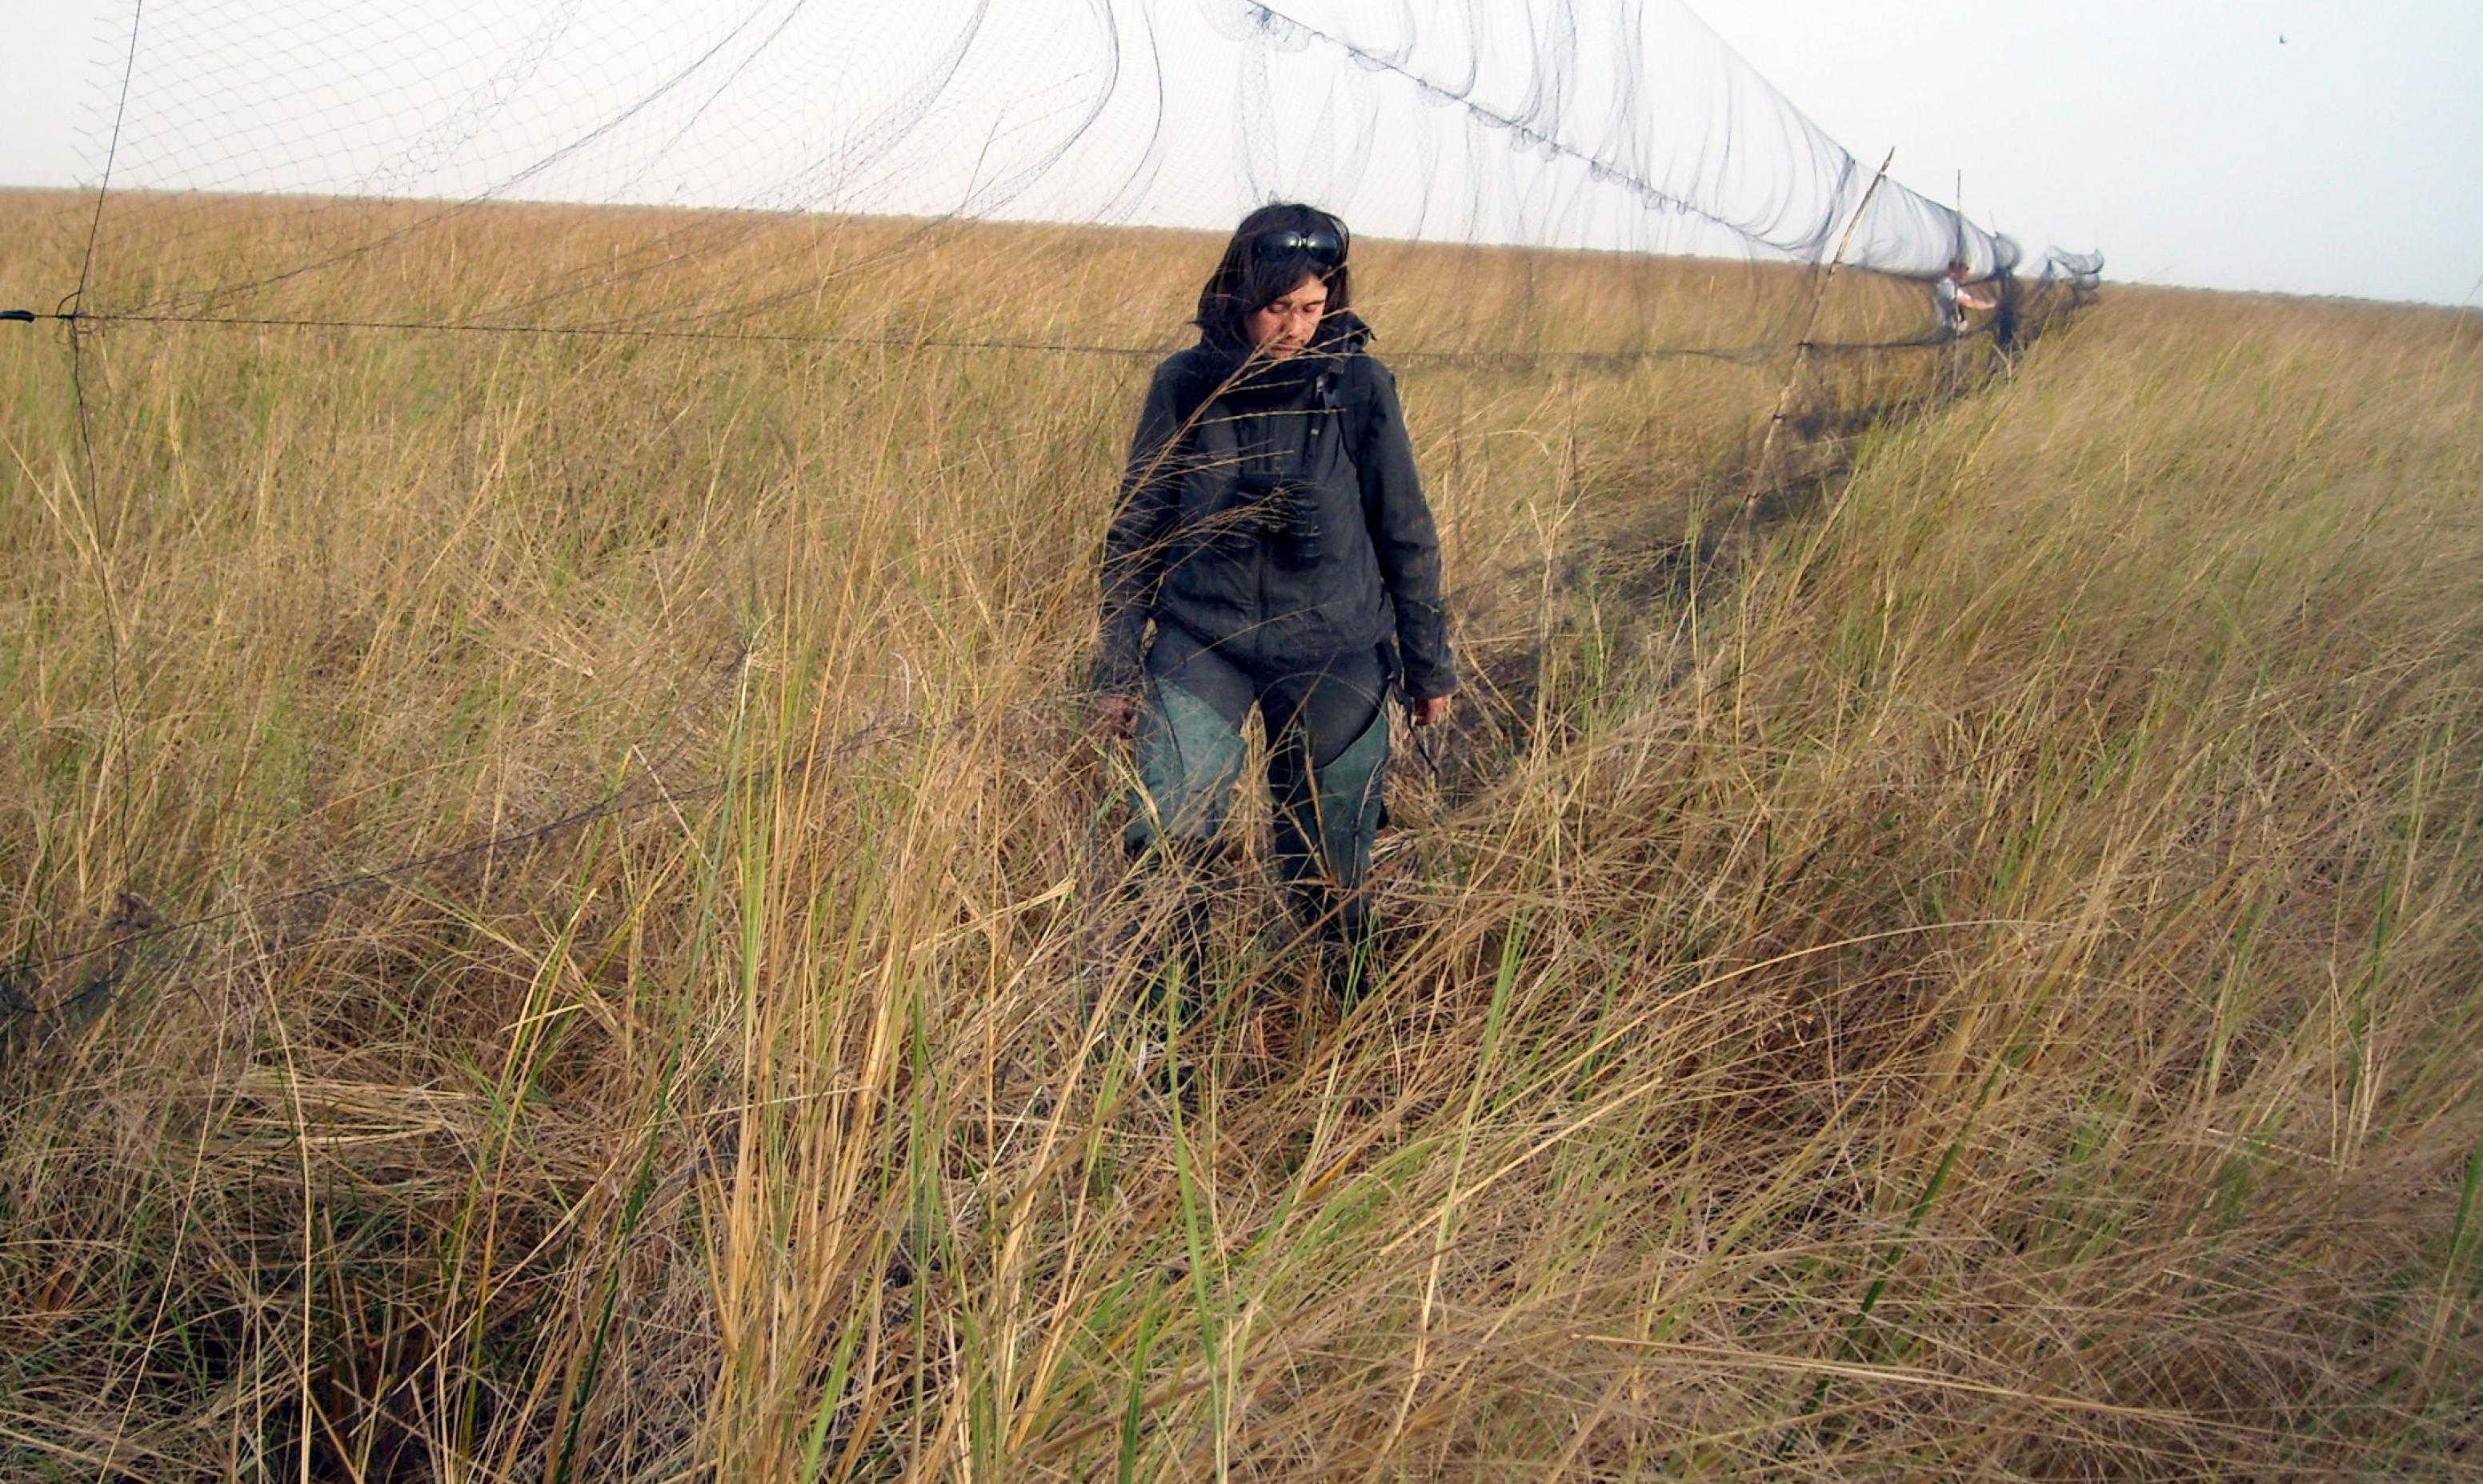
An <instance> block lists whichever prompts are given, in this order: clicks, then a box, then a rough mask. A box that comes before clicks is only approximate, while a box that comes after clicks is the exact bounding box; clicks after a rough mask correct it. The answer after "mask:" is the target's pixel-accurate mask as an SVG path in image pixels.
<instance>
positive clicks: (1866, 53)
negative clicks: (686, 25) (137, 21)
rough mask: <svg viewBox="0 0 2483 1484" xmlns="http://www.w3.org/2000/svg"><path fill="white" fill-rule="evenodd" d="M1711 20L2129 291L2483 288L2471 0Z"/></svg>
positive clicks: (1866, 0)
mask: <svg viewBox="0 0 2483 1484" xmlns="http://www.w3.org/2000/svg"><path fill="white" fill-rule="evenodd" d="M341 3H342V0H340V4H341ZM843 5H862V6H863V8H865V9H869V10H873V11H879V10H884V9H886V8H885V7H882V6H876V5H864V4H863V0H841V7H840V8H842V6H843ZM13 9H15V10H17V11H18V14H16V15H15V16H14V17H13V18H12V21H11V25H10V30H11V34H12V42H13V44H12V48H11V50H12V53H13V55H12V62H13V66H12V68H11V86H10V87H9V88H8V89H6V90H0V182H5V183H8V184H19V185H69V184H75V183H82V182H84V181H86V180H88V179H90V178H91V174H92V171H91V166H90V164H89V161H90V160H91V159H92V158H97V157H99V154H100V151H99V149H92V146H91V142H90V141H88V140H86V139H84V138H82V137H81V132H80V131H81V130H86V129H92V128H94V127H96V126H97V123H98V119H97V111H98V107H99V105H101V104H103V103H105V102H107V101H108V95H107V94H108V89H107V86H106V81H107V79H117V78H118V76H119V69H120V59H121V48H122V47H124V46H125V45H126V40H127V34H126V31H125V29H124V25H125V21H124V17H125V14H126V12H125V9H123V8H121V7H120V6H113V5H106V6H103V7H100V8H90V7H87V6H82V5H79V4H76V3H74V0H71V3H61V4H35V3H21V4H19V5H18V6H16V7H13ZM1695 9H1696V10H1697V11H1698V13H1700V14H1701V15H1703V16H1704V17H1705V18H1706V20H1707V22H1708V23H1709V24H1710V25H1711V26H1713V27H1714V28H1715V30H1716V31H1717V32H1719V33H1720V34H1721V35H1722V36H1723V38H1724V39H1725V40H1727V41H1728V42H1730V43H1731V44H1732V45H1733V46H1734V47H1735V48H1736V49H1737V50H1739V51H1740V52H1741V54H1742V55H1743V56H1744V57H1746V58H1747V59H1748V60H1749V62H1750V63H1751V64H1753V65H1754V66H1756V67H1757V69H1758V70H1759V71H1760V72H1761V73H1763V74H1764V75H1766V76H1767V77H1768V78H1769V80H1771V81H1772V82H1773V83H1774V84H1775V86H1776V87H1777V88H1778V89H1779V90H1780V91H1781V92H1782V93H1784V94H1785V95H1786V96H1787V97H1788V98H1790V99H1791V100H1792V101H1793V102H1794V103H1796V104H1797V105H1798V106H1800V107H1801V108H1802V109H1803V110H1804V111H1805V112H1806V113H1807V114H1808V115H1809V116H1810V118H1811V119H1813V120H1814V121H1816V122H1817V123H1818V124H1820V125H1821V126H1822V127H1823V128H1825V129H1826V130H1827V132H1828V133H1829V134H1830V135H1832V136H1834V137H1835V138H1836V139H1837V140H1839V141H1840V142H1842V143H1843V144H1844V145H1845V146H1847V147H1848V148H1849V149H1851V150H1852V151H1853V152H1854V153H1855V154H1856V155H1859V156H1861V157H1863V158H1864V159H1865V160H1866V161H1867V162H1869V163H1874V164H1876V163H1877V161H1878V159H1879V157H1880V155H1881V154H1882V153H1884V152H1885V151H1886V150H1887V149H1888V147H1889V146H1895V149H1896V169H1895V173H1896V174H1897V176H1898V177H1899V178H1900V179H1902V180H1904V181H1905V182H1906V183H1908V184H1909V185H1911V186H1913V187H1914V188H1915V189H1916V190H1918V191H1921V192H1922V193H1924V194H1925V195H1928V196H1931V197H1934V198H1937V199H1943V200H1945V199H1948V198H1949V197H1950V196H1951V195H1952V194H1953V189H1954V188H1953V184H1952V182H1953V181H1954V180H1955V179H1956V177H1957V173H1958V172H1961V171H1962V172H1963V177H1964V179H1963V186H1964V206H1965V208H1966V211H1967V213H1968V215H1969V216H1971V217H1972V218H1974V219H1975V220H1976V221H1978V222H1981V223H1983V224H1985V225H1994V226H1997V227H1998V228H2000V229H2001V230H2004V231H2007V232H2010V233H2012V234H2014V235H2016V237H2017V238H2018V239H2019V240H2020V241H2022V242H2023V243H2025V244H2026V246H2027V247H2028V248H2029V249H2030V250H2032V251H2034V252H2039V253H2040V252H2041V250H2042V248H2043V247H2044V246H2046V245H2051V244H2057V245H2059V246H2061V247H2065V248H2070V249H2080V250H2083V249H2090V248H2092V249H2097V250H2100V251H2101V252H2104V253H2105V255H2106V260H2107V272H2108V274H2109V276H2110V277H2111V278H2116V279H2137V280H2144V281H2155V282H2171V283H2189V284H2199V285H2203V286H2208V287H2216V288H2240V289H2266V290H2276V291H2281V292H2290V293H2328V294H2353V295H2361V296H2365V297H2371V298H2383V299H2414V300H2423V301H2428V302H2432V303H2443V304H2458V303H2464V302H2467V301H2469V300H2470V298H2474V297H2477V296H2475V294H2474V290H2475V287H2476V282H2477V279H2478V278H2483V83H2478V82H2477V81H2476V79H2477V78H2478V77H2483V3H2478V0H2365V3H2363V4H2359V5H2351V6H2349V5H2347V4H2345V3H2342V0H2151V3H2142V0H2089V3H2086V4H2083V5H2079V6H2072V7H2061V8H2047V9H2041V10H2038V9H2032V8H2023V7H2020V8H2014V9H2008V10H2002V9H1997V8H1993V7H1991V6H1989V5H1988V4H1977V3H1968V0H1905V3H1902V4H1900V3H1896V0H1701V3H1697V4H1696V5H1695ZM2280 36H2281V37H2283V40H2282V41H2280V40H2279V38H2280ZM1169 69H1170V68H1168V70H1169ZM100 121H102V122H107V123H108V118H106V119H102V120H100Z"/></svg>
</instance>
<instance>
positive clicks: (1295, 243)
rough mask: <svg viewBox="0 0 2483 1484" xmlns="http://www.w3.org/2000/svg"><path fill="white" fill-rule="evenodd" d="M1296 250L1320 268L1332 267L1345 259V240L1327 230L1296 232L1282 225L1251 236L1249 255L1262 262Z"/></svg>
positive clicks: (1290, 253)
mask: <svg viewBox="0 0 2483 1484" xmlns="http://www.w3.org/2000/svg"><path fill="white" fill-rule="evenodd" d="M1296 252H1307V253H1309V254H1310V259H1311V261H1312V262H1314V263H1317V264H1319V265H1320V266H1321V267H1322V268H1333V267H1335V266H1336V265H1337V264H1339V263H1342V262H1344V261H1345V240H1344V239H1343V238H1341V237H1339V236H1337V234H1336V233H1334V232H1331V231H1326V230H1321V231H1316V232H1299V231H1295V230H1294V229H1293V228H1292V227H1290V226H1288V227H1282V228H1279V229H1278V230H1276V231H1272V232H1261V233H1260V234H1259V235H1258V236H1256V237H1253V238H1251V239H1250V255H1251V256H1252V257H1255V258H1257V259H1259V260H1260V261H1261V262H1273V261H1275V260H1276V259H1278V258H1280V257H1290V256H1292V255H1293V254H1294V253H1296Z"/></svg>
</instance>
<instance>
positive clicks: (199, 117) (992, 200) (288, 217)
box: [77, 0, 2099, 350]
mask: <svg viewBox="0 0 2483 1484" xmlns="http://www.w3.org/2000/svg"><path fill="white" fill-rule="evenodd" d="M117 35H118V37H119V38H120V39H121V40H126V43H127V45H126V48H125V52H124V51H122V50H121V49H120V42H119V40H116V42H115V55H114V58H113V66H111V68H110V70H109V73H108V75H107V76H106V78H105V87H104V89H103V95H102V98H101V111H100V113H99V116H98V118H97V119H96V120H95V128H94V130H93V141H94V145H93V148H94V164H93V172H94V175H95V178H97V179H98V180H99V181H101V182H102V184H103V186H104V188H105V189H104V192H103V194H102V198H101V205H100V208H99V211H98V215H97V218H96V221H95V223H94V229H93V243H92V246H91V248H90V250H89V252H87V254H86V257H85V263H84V267H83V269H82V272H81V277H80V280H79V294H78V298H77V304H78V306H79V308H80V310H81V312H82V313H83V314H85V315H87V316H89V317H93V318H98V319H109V318H112V317H124V318H139V319H145V318H168V317H169V318H183V319H190V318H200V319H226V320H240V319H249V320H259V321H267V320H288V319H292V320H313V321H325V322H353V321H361V320H367V319H374V318H376V319H384V320H387V321H388V322H390V323H396V322H413V323H426V324H445V323H454V324H458V325H461V326H467V327H491V328H508V329H528V330H571V331H585V330H601V331H618V330H622V329H626V328H635V329H671V330H676V331H681V330H696V331H724V330H733V329H741V330H750V329H754V328H759V327H763V328H765V329H767V330H769V331H776V332H788V333H791V332H799V331H800V329H801V326H802V323H803V321H802V318H801V314H800V306H801V305H803V304H804V303H805V302H806V301H810V300H814V299H815V297H816V293H817V286H818V284H819V283H820V282H822V281H824V280H828V279H832V278H836V277H838V276H839V275H841V274H845V273H849V272H852V271H855V270H856V269H857V268H858V267H859V266H861V265H864V264H867V263H870V262H882V263H884V262H887V261H889V260H891V259H892V258H899V259H901V257H902V256H903V254H904V253H905V252H908V251H911V250H913V249H915V248H919V247H920V246H921V243H922V242H923V241H924V240H925V239H926V236H936V235H937V234H938V233H940V232H942V231H944V230H948V229H953V228H954V227H955V226H956V225H958V224H965V223H976V222H1003V221H1004V222H1020V223H1028V224H1057V225H1066V226H1070V227H1085V226H1093V225H1124V226H1144V227H1176V228H1199V229H1209V230H1215V229H1222V228H1225V227H1228V226H1229V225H1230V224H1231V223H1232V222H1233V221H1234V220H1236V219H1237V218H1238V217H1239V216H1240V215H1241V214H1242V212H1243V211H1244V210H1246V209H1248V208H1249V207H1251V206H1254V205H1256V204H1259V203H1261V202H1264V201H1267V200H1270V199H1301V200H1308V201H1311V202H1314V203H1317V204H1320V205H1322V206H1324V207H1327V208H1329V209H1330V210H1333V211H1335V212H1337V213H1339V214H1341V215H1342V216H1343V217H1344V218H1345V219H1346V220H1347V221H1348V222H1349V223H1350V224H1351V225H1352V226H1353V227H1354V229H1355V230H1356V232H1357V234H1359V235H1360V236H1361V237H1363V238H1364V239H1366V240H1368V239H1399V240H1403V241H1407V242H1416V243H1429V244H1439V245H1452V246H1456V247H1461V248H1467V249H1477V250H1481V249H1490V248H1501V247H1528V248H1549V249H1577V250H1591V251H1596V252H1609V253H1622V254H1639V255H1656V254H1664V255H1680V254H1691V255H1697V256H1701V257H1706V258H1710V259H1723V260H1727V261H1733V262H1742V263H1758V264H1767V263H1775V264H1802V265H1810V266H1813V267H1819V266H1823V265H1827V264H1829V263H1831V262H1832V263H1836V264H1838V265H1840V266H1841V267H1843V268H1845V269H1849V270H1856V271H1859V272H1865V273H1871V274H1879V275H1891V276H1901V277H1908V278H1925V279H1927V278H1932V277H1934V276H1936V275H1937V274H1939V273H1940V272H1941V271H1942V270H1943V269H1944V268H1945V267H1946V265H1947V264H1948V263H1949V262H1950V261H1951V260H1952V259H1962V260H1963V261H1964V262H1965V263H1966V264H1967V265H1968V269H1969V277H1970V278H1974V279H1994V280H2000V281H2004V282H2009V281H2012V278H2011V276H2012V275H2013V274H2014V273H2015V272H2016V270H2017V268H2018V265H2019V252H2018V250H2017V248H2016V245H2015V244H2014V243H2012V242H2011V241H2010V240H2009V239H2008V238H2006V237H2003V236H2000V235H1997V234H1995V233H1993V232H1991V231H1989V230H1987V229H1985V228H1983V227H1981V226H1978V225H1975V224H1973V223H1971V222H1969V221H1967V220H1965V219H1964V218H1963V217H1962V216H1961V215H1960V214H1959V213H1958V212H1957V211H1955V210H1953V209H1951V208H1950V207H1948V206H1945V205H1942V204H1940V203H1938V202H1936V201H1935V200H1932V199H1929V198H1927V197H1925V196H1923V195H1921V194H1920V193H1918V192H1916V191H1913V190H1911V189H1909V188H1908V187H1907V186H1905V185H1904V184H1902V183H1901V182H1899V181H1897V180H1894V179H1888V180H1882V181H1879V182H1878V183H1877V184H1876V188H1875V175H1876V173H1877V172H1876V170H1875V167H1874V166H1873V165H1871V164H1868V163H1865V162H1864V161H1861V160H1859V159H1857V158H1856V156H1855V155H1854V154H1852V153H1851V152H1849V151H1848V150H1847V149H1845V148H1844V147H1842V146H1839V145H1838V144H1837V143H1836V142H1835V141H1834V140H1832V139H1830V138H1829V137H1828V136H1827V135H1826V134H1825V133H1824V132H1823V131H1822V130H1821V129H1820V128H1819V127H1818V126H1817V125H1816V124H1814V123H1813V122H1811V120H1810V119H1807V118H1805V117H1804V116H1803V115H1802V112H1801V110H1800V109H1798V108H1797V107H1795V106H1794V105H1793V104H1792V103H1791V102H1790V101H1788V100H1787V99H1786V98H1785V97H1784V96H1783V95H1782V94H1780V93H1777V92H1776V91H1775V89H1774V88H1773V87H1771V86H1770V85H1769V83H1768V82H1767V80H1766V79H1765V78H1764V77H1762V76H1760V75H1759V74H1758V73H1757V72H1756V71H1755V70H1754V69H1753V68H1751V67H1750V66H1749V65H1748V64H1747V63H1746V62H1744V61H1743V60H1742V59H1741V58H1740V57H1739V56H1737V55H1736V54H1735V53H1734V52H1733V51H1732V49H1731V48H1730V47H1728V46H1726V45H1725V44H1724V43H1723V42H1722V40H1720V39H1719V38H1718V37H1717V36H1716V35H1715V33H1713V32H1712V31H1710V30H1709V29H1708V28H1707V27H1706V26H1705V25H1704V23H1702V22H1701V21H1700V20H1699V19H1698V18H1697V17H1696V16H1695V15H1694V14H1693V13H1691V12H1690V11H1689V10H1688V9H1686V8H1685V7H1683V6H1681V5H1678V4H1670V3H1664V0H1646V3H1639V0H1542V3H1535V4H1529V5H1523V6H1519V5H1504V4H1482V3H1478V0H1391V3H1387V4H1372V3H1365V0H1282V3H1280V4H1259V3H1255V0H1015V3H1011V4H1007V5H1001V4H995V3H992V0H877V3H873V0H849V3H842V4H833V5H831V4H822V3H817V0H607V3H599V4H596V5H591V6H590V5H587V4H584V3H582V0H476V3H464V0H458V3H450V0H414V3H410V4H405V5H399V6H391V7H365V6H335V5H333V4H330V3H326V0H315V3H314V0H147V3H146V4H145V5H144V6H143V7H139V8H134V9H133V11H132V12H131V13H127V14H125V15H124V16H123V17H122V18H121V24H120V29H119V31H118V33H117ZM521 202H535V203H544V202H549V203H563V204H573V205H574V204H587V205H598V206H630V207H642V208H663V210H662V212H661V214H660V215H658V216H656V217H653V218H651V219H650V224H649V225H647V226H646V228H645V229H643V230H641V231H639V232H638V233H636V234H635V235H634V236H633V237H631V238H630V240H628V241H627V242H626V243H623V242H619V241H612V242H604V243H600V244H598V248H599V251H598V252H597V253H596V254H591V255H590V254H588V253H585V252H581V251H574V245H572V249H558V248H552V249H547V250H546V251H545V252H544V253H543V254H542V256H541V259H540V261H537V262H535V263H532V264H530V265H529V271H528V272H527V273H524V274H521V275H513V274H508V273H494V274H477V275H475V276H473V277H472V278H471V279H470V280H469V281H452V282H450V283H447V284H444V285H441V286H440V287H439V288H437V289H436V290H435V291H433V292H432V293H431V296H430V298H429V300H428V302H426V303H423V304H421V305H415V306H413V307H411V308H409V307H407V306H406V305H402V304H398V303H391V306H390V307H389V308H388V309H387V311H386V312H385V313H382V312H380V311H379V310H378V309H377V308H376V307H375V306H376V305H378V304H379V303H380V302H381V300H382V297H383V296H382V295H381V294H380V293H379V292H378V289H377V285H378V284H379V283H381V282H382V281H384V280H387V278H389V277H390V276H391V275H392V274H394V273H396V271H397V270H396V267H395V265H398V264H400V263H402V262H404V261H405V260H407V259H408V258H409V257H410V256H412V255H415V254H423V255H427V256H428V258H429V260H431V261H433V262H438V261H441V259H442V258H443V256H445V255H453V254H455V253H456V252H459V251H461V243H462V241H463V239H462V237H461V231H462V229H463V228H464V227H465V225H467V224H468V223H469V222H471V221H473V220H475V219H476V218H478V217H479V216H482V215H485V214H487V213H490V212H494V211H497V210H501V209H504V208H506V207H508V206H509V205H511V204H513V203H521ZM237 213H238V214H239V215H241V216H244V217H246V218H247V220H248V224H249V225H248V227H247V229H236V228H235V225H234V223H235V219H236V214H237ZM865 221H868V222H870V223H874V224H877V225H875V226H874V227H873V228H872V229H870V230H868V231H865V230H859V229H854V227H853V224H856V223H860V222H865ZM788 225H791V226H794V227H796V228H799V229H802V230H806V231H808V232H809V233H810V234H811V235H810V237H809V238H808V239H807V240H808V241H809V243H810V247H809V248H808V249H807V250H806V251H804V252H790V253H788V252H785V251H784V249H783V244H784V243H785V242H786V241H787V240H788V239H787V237H786V235H785V233H786V228H787V227H788ZM1009 240H1010V241H1011V242H1014V243H1017V244H1020V245H1021V247H1022V248H1023V251H1024V252H1035V251H1036V249H1035V248H1034V246H1033V244H1035V243H1037V242H1039V241H1041V240H1043V239H1042V236H1041V234H1039V233H1037V234H1033V235H1026V234H1020V235H1018V236H1016V237H1012V238H1011V239H1009ZM995 241H997V239H995ZM762 244H765V245H766V246H764V247H762ZM986 251H993V252H1000V250H999V249H997V248H994V247H990V246H988V245H987V247H986ZM1007 256H1008V253H1007V252H1001V257H1003V258H1006V257H1007ZM2055 265H2056V266H2057V267H2058V268H2060V270H2061V271H2062V273H2063V274H2065V275H2066V277H2065V278H2063V279H2062V280H2061V281H2064V282H2069V281H2074V282H2075V283H2076V284H2077V285H2078V286H2081V287H2083V286H2087V285H2091V284H2092V282H2093V281H2094V277H2095V272H2096V269H2097V268H2098V267H2099V263H2096V262H2095V261H2092V260H2075V261H2071V260H2065V259H2056V260H2055ZM1777 328H1778V329H1779V330H1781V327H1777ZM1609 329H1610V337H1609V339H1608V342H1607V343H1605V344H1603V345H1601V346H1599V347H1596V348H1597V349H1604V350H1614V349H1630V348H1633V347H1640V348H1642V347H1643V346H1644V345H1645V344H1647V343H1649V340H1650V336H1651V335H1652V334H1653V331H1645V330H1643V329H1633V328H1631V327H1626V326H1614V327H1609ZM1752 329H1753V331H1758V330H1759V327H1757V326H1755V325H1754V326H1753V327H1752ZM1466 331H1467V332H1468V333H1469V334H1470V335H1473V336H1476V337H1482V336H1485V335H1506V333H1507V332H1508V326H1507V325H1506V324H1501V325H1496V326H1488V327H1487V326H1484V325H1482V324H1480V323H1471V324H1469V325H1467V327H1466Z"/></svg>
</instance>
